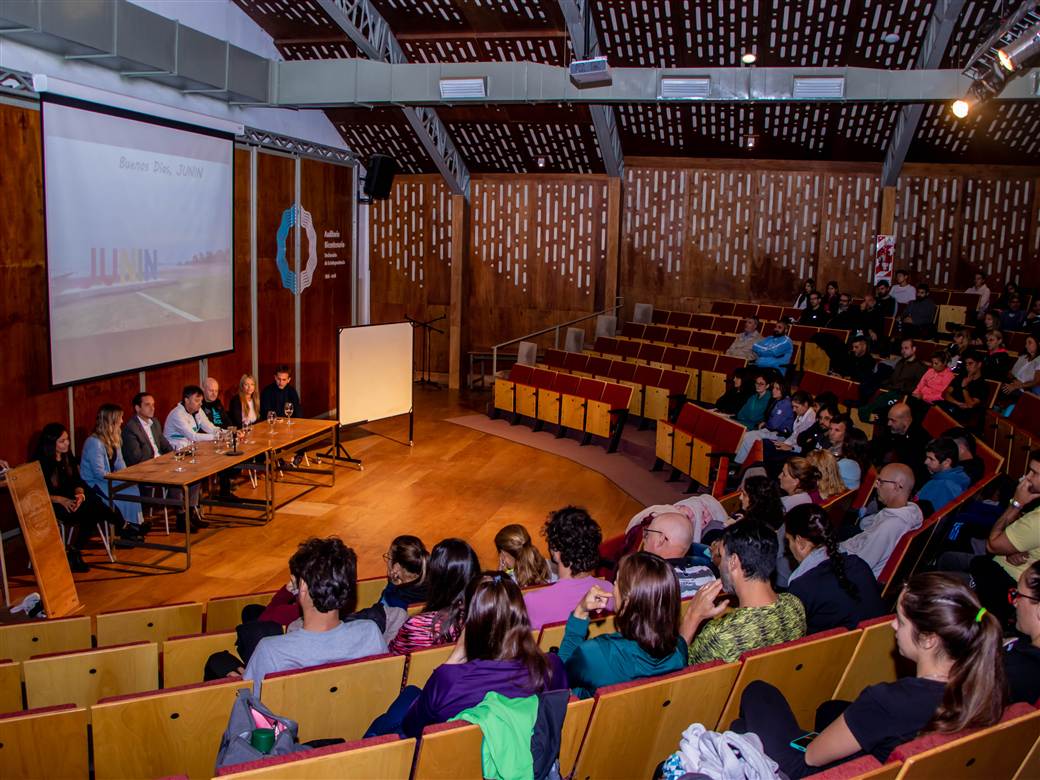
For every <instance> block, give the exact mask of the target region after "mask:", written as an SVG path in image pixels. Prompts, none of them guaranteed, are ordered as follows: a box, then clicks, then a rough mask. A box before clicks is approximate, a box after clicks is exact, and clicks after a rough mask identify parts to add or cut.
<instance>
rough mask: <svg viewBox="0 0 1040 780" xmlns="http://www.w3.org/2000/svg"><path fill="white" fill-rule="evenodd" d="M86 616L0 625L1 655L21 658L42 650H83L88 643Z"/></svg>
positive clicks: (88, 623) (12, 658) (53, 651)
mask: <svg viewBox="0 0 1040 780" xmlns="http://www.w3.org/2000/svg"><path fill="white" fill-rule="evenodd" d="M90 635H91V628H90V618H89V617H86V616H84V617H67V618H50V619H48V620H34V621H31V622H28V623H13V624H11V625H7V626H0V658H10V659H11V660H12V661H24V660H25V659H26V658H30V657H31V656H34V655H43V654H44V653H64V652H67V651H69V650H85V649H87V648H89V647H90V644H91V637H90Z"/></svg>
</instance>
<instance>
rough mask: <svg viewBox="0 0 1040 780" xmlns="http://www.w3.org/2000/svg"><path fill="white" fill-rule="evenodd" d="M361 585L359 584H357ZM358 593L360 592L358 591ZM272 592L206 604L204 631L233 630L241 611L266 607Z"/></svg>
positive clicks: (239, 619) (245, 595) (229, 598)
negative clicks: (253, 606)
mask: <svg viewBox="0 0 1040 780" xmlns="http://www.w3.org/2000/svg"><path fill="white" fill-rule="evenodd" d="M358 585H359V586H360V585H361V582H360V581H359V582H358ZM359 593H360V591H359ZM274 594H275V592H274V591H273V590H269V591H263V592H260V593H247V594H243V595H241V596H223V597H221V598H216V599H210V600H209V601H207V602H206V631H208V632H220V631H228V630H230V629H232V628H235V627H236V626H237V625H238V624H239V623H241V622H242V609H243V608H244V607H247V606H249V605H250V604H262V605H263V606H267V604H269V603H270V601H271V597H272V596H273V595H274Z"/></svg>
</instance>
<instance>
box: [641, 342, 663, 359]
mask: <svg viewBox="0 0 1040 780" xmlns="http://www.w3.org/2000/svg"><path fill="white" fill-rule="evenodd" d="M664 350H665V348H664V345H663V344H647V343H644V344H641V345H640V346H639V352H638V353H636V358H637V359H638V360H639V361H640V362H642V363H660V362H661V361H663V360H664Z"/></svg>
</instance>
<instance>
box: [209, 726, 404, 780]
mask: <svg viewBox="0 0 1040 780" xmlns="http://www.w3.org/2000/svg"><path fill="white" fill-rule="evenodd" d="M414 754H415V740H414V739H401V738H400V737H397V736H394V735H391V736H385V737H371V738H370V739H362V740H359V741H357V742H347V743H345V744H341V745H329V746H328V747H322V748H318V749H316V750H308V751H305V752H302V753H290V754H289V755H286V756H268V757H267V758H263V759H261V760H259V761H250V762H249V763H247V764H239V765H237V766H232V767H227V768H226V769H222V770H221V771H220V774H219V775H218V777H230V778H234V780H253V778H256V780H261V778H264V779H266V780H275V779H277V780H366V779H367V778H380V780H408V776H409V774H410V772H411V769H412V756H413V755H414Z"/></svg>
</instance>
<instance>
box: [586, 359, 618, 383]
mask: <svg viewBox="0 0 1040 780" xmlns="http://www.w3.org/2000/svg"><path fill="white" fill-rule="evenodd" d="M613 362H614V361H613V360H611V359H610V358H604V357H590V358H589V362H588V365H587V366H586V369H585V370H586V371H587V372H588V373H590V374H592V375H593V376H595V377H599V378H601V379H605V378H607V377H608V376H609V375H610V364H611V363H613Z"/></svg>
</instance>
